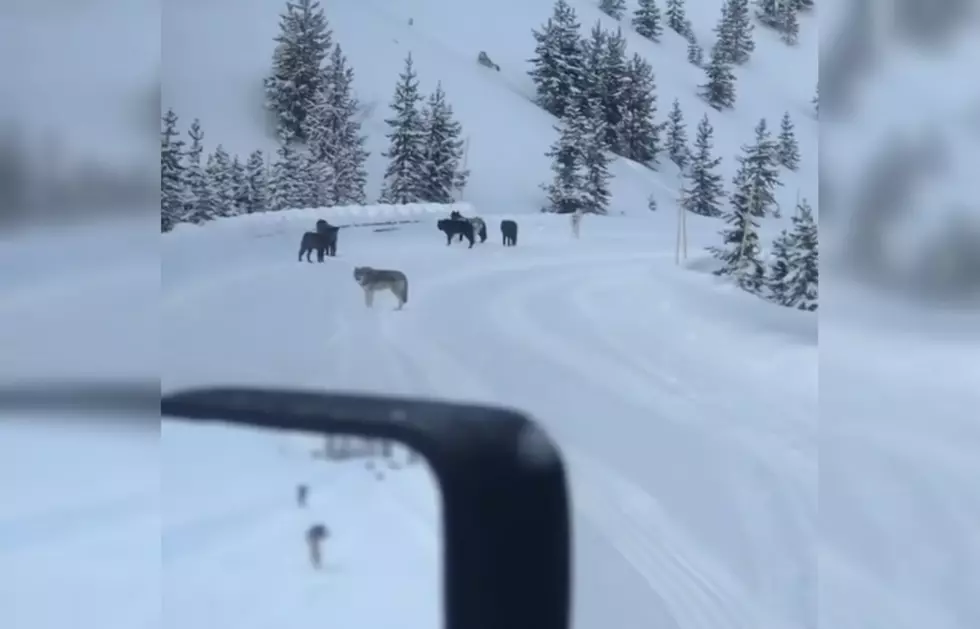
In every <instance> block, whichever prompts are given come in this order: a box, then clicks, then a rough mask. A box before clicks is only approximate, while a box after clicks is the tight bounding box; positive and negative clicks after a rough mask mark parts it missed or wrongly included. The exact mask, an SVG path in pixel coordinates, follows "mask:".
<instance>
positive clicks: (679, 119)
mask: <svg viewBox="0 0 980 629" xmlns="http://www.w3.org/2000/svg"><path fill="white" fill-rule="evenodd" d="M690 154H691V151H690V149H689V148H688V146H687V125H685V124H684V112H683V111H681V103H680V101H679V100H677V99H676V98H675V99H674V102H673V103H672V104H671V106H670V113H669V114H667V155H668V156H669V157H670V161H672V162H674V164H676V165H677V167H678V168H679V169H681V170H684V167H685V166H687V163H688V160H689V159H690Z"/></svg>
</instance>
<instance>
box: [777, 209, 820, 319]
mask: <svg viewBox="0 0 980 629" xmlns="http://www.w3.org/2000/svg"><path fill="white" fill-rule="evenodd" d="M796 212H797V213H796V216H794V217H793V235H792V236H793V244H794V245H795V249H794V251H793V256H792V263H791V265H790V270H789V273H788V274H787V275H786V278H785V284H786V292H785V298H784V299H783V302H782V303H783V304H784V305H786V306H790V307H793V308H798V309H799V310H816V309H817V299H818V290H819V282H820V267H819V264H818V262H819V252H818V232H817V222H816V221H815V220H814V218H813V210H812V208H810V205H809V204H808V203H807V202H806V199H804V200H803V201H801V202H800V204H799V205H798V206H797V208H796Z"/></svg>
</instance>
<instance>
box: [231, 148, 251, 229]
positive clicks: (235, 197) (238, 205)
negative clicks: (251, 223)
mask: <svg viewBox="0 0 980 629" xmlns="http://www.w3.org/2000/svg"><path fill="white" fill-rule="evenodd" d="M231 193H232V203H233V204H234V208H235V214H245V213H246V212H248V179H247V178H246V176H245V165H244V164H242V162H241V160H239V159H238V156H237V155H236V156H235V157H234V158H232V160H231Z"/></svg>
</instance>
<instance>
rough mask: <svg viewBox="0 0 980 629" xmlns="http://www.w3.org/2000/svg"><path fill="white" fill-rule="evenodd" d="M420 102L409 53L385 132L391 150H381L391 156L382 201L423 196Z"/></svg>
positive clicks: (406, 200) (414, 200)
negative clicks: (387, 130)
mask: <svg viewBox="0 0 980 629" xmlns="http://www.w3.org/2000/svg"><path fill="white" fill-rule="evenodd" d="M421 102H422V96H421V95H420V94H419V83H418V80H417V79H416V74H415V68H414V65H413V62H412V55H411V53H409V55H408V57H406V59H405V69H404V70H402V73H401V74H400V75H399V80H398V84H397V85H396V86H395V95H394V97H393V99H392V101H391V109H392V112H393V116H392V117H391V118H388V119H386V120H385V123H386V124H387V125H388V128H389V129H390V132H389V133H388V134H386V137H387V138H388V140H389V145H388V151H387V152H386V153H382V155H383V156H384V157H387V158H388V167H387V169H385V175H384V183H383V184H382V187H381V203H392V204H396V205H402V204H405V203H418V202H419V201H421V200H422V199H423V197H424V194H425V193H424V190H425V182H423V181H422V177H423V171H424V166H425V128H424V126H423V119H422V112H421V111H420V109H419V105H420V103H421Z"/></svg>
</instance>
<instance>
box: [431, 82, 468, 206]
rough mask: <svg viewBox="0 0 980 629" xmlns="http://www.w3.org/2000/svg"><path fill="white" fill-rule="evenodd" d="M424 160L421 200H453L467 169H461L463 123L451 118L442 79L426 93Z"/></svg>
mask: <svg viewBox="0 0 980 629" xmlns="http://www.w3.org/2000/svg"><path fill="white" fill-rule="evenodd" d="M423 121H424V124H423V127H424V128H425V139H424V142H425V149H424V153H425V161H424V163H423V166H422V177H421V183H422V186H423V188H422V198H421V200H422V201H425V202H427V203H452V202H453V200H454V196H455V194H454V193H455V192H456V191H457V190H458V186H460V184H462V185H465V183H466V179H467V175H468V173H467V172H466V171H465V170H463V167H462V164H463V145H464V144H465V142H464V140H463V139H462V137H461V136H462V134H463V126H462V125H461V124H460V123H459V122H458V121H457V120H454V119H453V108H452V106H451V105H450V104H449V103H448V102H447V101H446V93H445V91H443V89H442V83H441V82H440V83H438V84H436V89H435V91H434V92H433V93H432V95H431V96H429V101H428V103H427V105H426V108H425V111H424V115H423Z"/></svg>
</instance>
